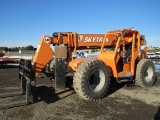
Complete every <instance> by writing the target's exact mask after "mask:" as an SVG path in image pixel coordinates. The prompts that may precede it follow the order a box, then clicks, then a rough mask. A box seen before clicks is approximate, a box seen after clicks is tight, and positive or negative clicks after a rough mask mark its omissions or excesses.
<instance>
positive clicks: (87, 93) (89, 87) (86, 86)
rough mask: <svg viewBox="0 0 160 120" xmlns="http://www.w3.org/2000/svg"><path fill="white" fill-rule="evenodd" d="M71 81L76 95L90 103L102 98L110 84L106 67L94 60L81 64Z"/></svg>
mask: <svg viewBox="0 0 160 120" xmlns="http://www.w3.org/2000/svg"><path fill="white" fill-rule="evenodd" d="M73 79H74V81H73V86H74V89H75V91H76V93H77V94H78V95H79V96H81V97H82V98H84V99H86V100H90V101H91V100H96V99H101V98H103V97H104V95H105V94H106V92H107V91H108V88H109V84H110V74H109V70H108V67H107V66H106V64H105V63H104V62H102V61H100V60H96V59H89V60H87V61H85V62H83V63H81V65H80V66H79V67H78V68H77V70H76V72H75V74H74V78H73Z"/></svg>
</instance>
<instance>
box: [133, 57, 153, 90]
mask: <svg viewBox="0 0 160 120" xmlns="http://www.w3.org/2000/svg"><path fill="white" fill-rule="evenodd" d="M154 83H155V66H154V63H153V62H152V61H151V60H149V59H141V60H140V61H139V62H138V64H137V68H136V76H135V84H136V85H137V86H140V87H143V88H147V87H152V86H153V84H154Z"/></svg>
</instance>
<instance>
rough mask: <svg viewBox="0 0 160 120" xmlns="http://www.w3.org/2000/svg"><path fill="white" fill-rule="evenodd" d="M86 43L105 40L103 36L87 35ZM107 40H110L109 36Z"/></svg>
mask: <svg viewBox="0 0 160 120" xmlns="http://www.w3.org/2000/svg"><path fill="white" fill-rule="evenodd" d="M84 42H85V43H93V42H97V43H99V42H103V37H85V39H84ZM105 42H109V38H106V40H105Z"/></svg>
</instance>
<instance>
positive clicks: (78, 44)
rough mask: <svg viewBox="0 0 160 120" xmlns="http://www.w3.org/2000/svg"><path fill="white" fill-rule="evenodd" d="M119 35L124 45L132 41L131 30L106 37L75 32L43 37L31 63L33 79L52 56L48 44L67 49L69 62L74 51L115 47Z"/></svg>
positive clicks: (112, 33)
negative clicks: (33, 71) (33, 73)
mask: <svg viewBox="0 0 160 120" xmlns="http://www.w3.org/2000/svg"><path fill="white" fill-rule="evenodd" d="M134 33H136V34H138V33H139V32H138V31H134ZM119 35H120V36H123V41H124V42H125V44H128V43H129V42H131V41H132V37H133V31H132V30H131V29H123V30H116V31H109V32H107V35H106V36H105V34H77V33H75V32H60V33H57V32H56V33H53V37H50V36H43V37H42V38H41V40H40V43H39V45H38V48H37V51H36V53H35V56H34V59H33V62H32V65H33V68H34V70H35V77H37V76H38V75H39V73H41V71H42V69H43V68H44V67H45V66H46V65H47V63H48V62H49V61H50V59H51V58H52V57H53V56H54V53H53V50H52V49H51V48H50V44H53V46H56V45H61V44H63V45H66V46H67V49H68V50H67V51H68V52H67V54H68V59H67V60H68V62H69V61H71V60H72V59H71V57H72V54H73V53H74V52H76V50H81V49H92V48H101V46H103V47H104V46H115V45H116V42H117V40H118V36H119ZM124 42H123V44H124ZM138 43H139V42H138ZM103 47H102V48H103Z"/></svg>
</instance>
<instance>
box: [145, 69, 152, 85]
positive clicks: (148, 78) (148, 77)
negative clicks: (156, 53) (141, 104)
mask: <svg viewBox="0 0 160 120" xmlns="http://www.w3.org/2000/svg"><path fill="white" fill-rule="evenodd" d="M152 77H153V68H152V66H149V67H148V68H147V69H146V70H145V71H144V79H145V81H146V82H150V81H152Z"/></svg>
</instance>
